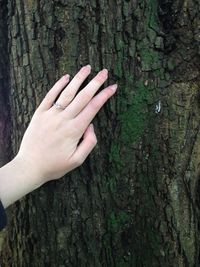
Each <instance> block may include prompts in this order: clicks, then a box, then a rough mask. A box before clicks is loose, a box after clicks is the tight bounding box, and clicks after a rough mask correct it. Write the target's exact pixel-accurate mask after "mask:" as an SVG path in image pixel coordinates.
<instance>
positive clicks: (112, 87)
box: [110, 83, 118, 92]
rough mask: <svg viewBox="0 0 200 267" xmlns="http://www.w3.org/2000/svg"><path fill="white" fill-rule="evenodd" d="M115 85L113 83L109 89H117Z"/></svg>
mask: <svg viewBox="0 0 200 267" xmlns="http://www.w3.org/2000/svg"><path fill="white" fill-rule="evenodd" d="M117 86H118V85H117V84H116V83H115V84H113V85H111V86H110V89H111V90H113V92H115V91H116V90H117Z"/></svg>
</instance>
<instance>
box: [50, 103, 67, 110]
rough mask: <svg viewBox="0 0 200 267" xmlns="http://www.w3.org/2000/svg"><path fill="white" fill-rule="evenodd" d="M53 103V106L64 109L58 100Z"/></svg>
mask: <svg viewBox="0 0 200 267" xmlns="http://www.w3.org/2000/svg"><path fill="white" fill-rule="evenodd" d="M53 105H54V106H55V108H56V109H62V110H64V109H65V107H63V106H62V105H61V104H59V103H58V102H55V103H54V104H53Z"/></svg>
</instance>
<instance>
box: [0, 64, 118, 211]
mask: <svg viewBox="0 0 200 267" xmlns="http://www.w3.org/2000/svg"><path fill="white" fill-rule="evenodd" d="M90 72H91V67H90V65H86V66H84V67H82V68H81V69H80V70H79V72H78V73H77V74H76V75H75V76H74V78H73V79H72V80H71V81H70V77H69V75H68V74H67V75H64V76H63V77H61V78H60V79H59V80H58V81H57V82H56V83H55V85H54V86H53V87H52V88H51V90H50V91H49V92H48V93H47V95H46V96H45V98H44V99H43V101H42V102H41V104H40V105H39V107H38V108H37V109H36V111H35V113H34V115H33V117H32V119H31V122H30V124H29V126H28V128H27V130H26V132H25V134H24V136H23V139H22V142H21V145H20V149H19V151H18V153H17V155H16V156H15V157H14V159H13V160H12V161H10V162H9V163H7V164H6V165H4V166H3V167H2V168H0V199H1V201H2V204H3V206H4V208H7V207H8V206H9V205H11V204H12V203H14V202H15V201H16V200H18V199H20V198H22V197H23V196H25V195H26V194H28V193H30V192H31V191H33V190H35V189H36V188H38V187H40V186H41V185H43V184H44V183H46V182H48V181H50V180H55V179H58V178H60V177H62V176H63V175H65V174H66V173H68V172H70V171H71V170H73V169H75V168H76V167H78V166H80V165H81V164H82V163H83V162H84V161H85V159H86V158H87V156H88V155H89V154H90V152H91V151H92V149H93V148H94V147H95V145H96V143H97V138H96V135H95V132H94V127H93V124H92V123H91V121H92V120H93V118H94V117H95V115H96V114H97V112H98V111H99V110H100V109H101V107H102V106H103V105H104V104H105V103H106V101H107V100H108V99H109V98H110V97H111V96H112V95H114V93H115V92H116V89H117V84H114V85H109V86H108V87H106V88H105V89H103V90H102V91H100V92H99V93H98V94H97V95H95V94H96V92H97V91H98V89H99V88H100V87H101V86H102V85H103V83H104V82H105V81H106V80H107V78H108V71H107V69H104V70H102V71H100V72H99V73H98V74H97V75H96V76H95V77H94V78H93V79H92V80H91V81H90V82H89V83H88V84H87V85H86V86H85V87H84V88H83V89H82V90H81V91H80V92H79V93H77V91H78V89H79V88H80V86H81V84H82V83H83V81H84V80H85V79H86V78H87V77H88V75H89V74H90ZM59 94H60V96H59V98H58V99H57V103H59V104H60V105H61V106H62V107H63V109H61V108H60V109H59V108H56V106H55V105H53V103H54V102H55V100H56V98H57V97H58V95H59ZM81 137H83V140H82V141H81V142H80V143H79V141H80V139H81Z"/></svg>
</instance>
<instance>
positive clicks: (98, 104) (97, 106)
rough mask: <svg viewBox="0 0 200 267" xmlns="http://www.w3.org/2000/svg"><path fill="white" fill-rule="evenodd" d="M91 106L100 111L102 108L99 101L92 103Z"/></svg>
mask: <svg viewBox="0 0 200 267" xmlns="http://www.w3.org/2000/svg"><path fill="white" fill-rule="evenodd" d="M90 106H91V108H92V109H94V110H98V109H99V108H100V107H101V103H100V102H98V101H95V100H94V101H91V103H90Z"/></svg>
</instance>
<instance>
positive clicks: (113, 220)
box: [108, 211, 130, 232]
mask: <svg viewBox="0 0 200 267" xmlns="http://www.w3.org/2000/svg"><path fill="white" fill-rule="evenodd" d="M129 220H130V215H129V214H128V213H126V212H125V211H121V212H119V213H115V212H111V214H110V216H109V218H108V229H109V230H110V231H111V232H118V231H119V230H120V229H121V228H122V227H123V226H124V224H125V223H127V222H128V221H129Z"/></svg>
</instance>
